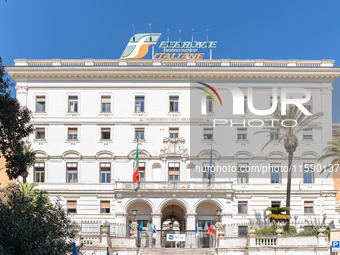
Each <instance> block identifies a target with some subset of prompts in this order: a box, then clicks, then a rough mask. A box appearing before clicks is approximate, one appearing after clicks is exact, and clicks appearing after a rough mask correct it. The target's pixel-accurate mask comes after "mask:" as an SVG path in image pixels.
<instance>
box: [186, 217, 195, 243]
mask: <svg viewBox="0 0 340 255" xmlns="http://www.w3.org/2000/svg"><path fill="white" fill-rule="evenodd" d="M196 215H197V213H187V214H186V215H185V218H186V230H191V231H190V232H187V237H186V242H187V243H186V246H185V247H186V248H191V247H192V248H195V247H196V246H197V240H196V239H197V238H196V234H195V230H196Z"/></svg>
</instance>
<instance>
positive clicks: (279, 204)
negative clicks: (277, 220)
mask: <svg viewBox="0 0 340 255" xmlns="http://www.w3.org/2000/svg"><path fill="white" fill-rule="evenodd" d="M271 207H281V202H280V201H272V205H271Z"/></svg>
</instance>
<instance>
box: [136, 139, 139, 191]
mask: <svg viewBox="0 0 340 255" xmlns="http://www.w3.org/2000/svg"><path fill="white" fill-rule="evenodd" d="M138 145H139V135H138V137H137V150H136V155H137V158H136V160H137V162H135V164H138V161H139V159H138V158H139V155H138ZM135 167H136V165H135ZM139 189H140V180H139V171H138V181H137V187H136V188H135V191H136V192H137V191H138V190H139Z"/></svg>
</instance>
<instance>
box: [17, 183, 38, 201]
mask: <svg viewBox="0 0 340 255" xmlns="http://www.w3.org/2000/svg"><path fill="white" fill-rule="evenodd" d="M19 185H20V189H21V191H22V193H24V194H25V195H27V196H33V197H34V196H36V195H37V194H39V192H40V191H39V190H38V189H35V187H37V186H38V183H35V182H33V183H21V182H20V181H19Z"/></svg>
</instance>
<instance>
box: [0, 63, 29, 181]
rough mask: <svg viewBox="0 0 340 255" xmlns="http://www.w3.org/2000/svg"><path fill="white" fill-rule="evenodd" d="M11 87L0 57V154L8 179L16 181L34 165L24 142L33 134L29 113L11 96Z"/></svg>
mask: <svg viewBox="0 0 340 255" xmlns="http://www.w3.org/2000/svg"><path fill="white" fill-rule="evenodd" d="M12 86H13V83H12V82H11V80H10V79H9V78H8V76H6V72H5V69H4V67H3V64H2V59H1V57H0V123H1V124H0V152H1V154H2V155H4V157H5V159H6V172H7V175H8V177H9V178H10V179H16V178H18V177H19V176H23V177H25V176H26V175H27V168H28V167H30V166H32V165H33V163H34V159H35V153H34V152H33V151H32V150H30V149H29V146H28V143H27V142H26V141H25V138H26V137H27V136H28V135H29V134H31V133H32V132H33V126H32V125H31V124H30V120H31V112H30V111H29V110H28V109H27V108H26V107H21V106H20V104H19V102H18V100H17V99H15V98H13V97H12V96H11V94H10V92H9V88H10V87H12Z"/></svg>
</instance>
